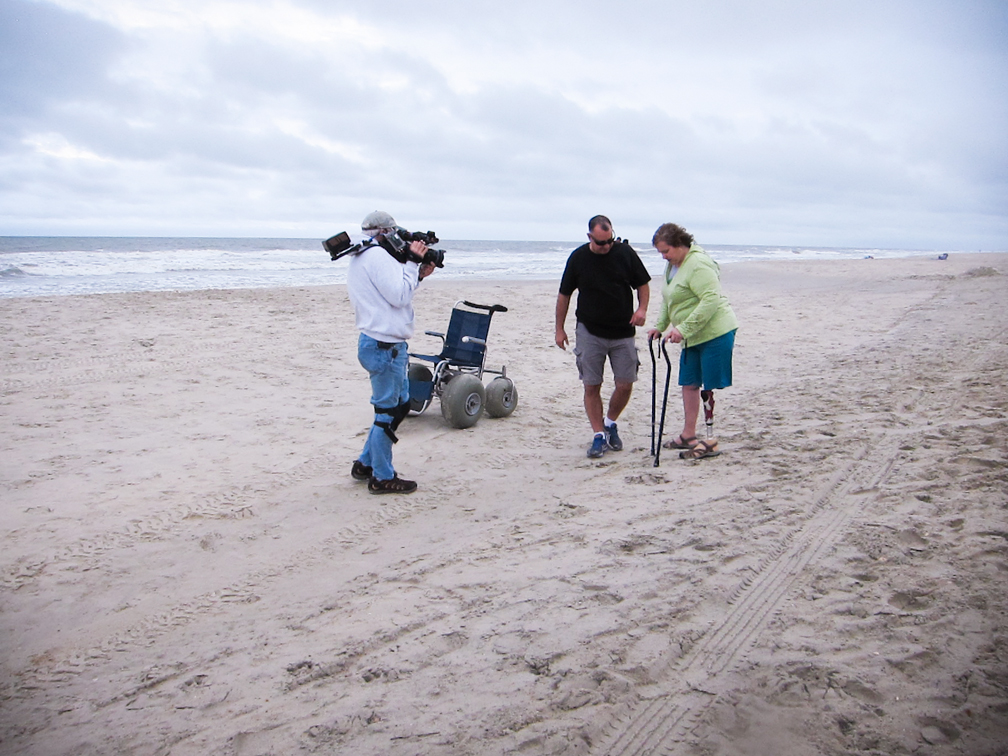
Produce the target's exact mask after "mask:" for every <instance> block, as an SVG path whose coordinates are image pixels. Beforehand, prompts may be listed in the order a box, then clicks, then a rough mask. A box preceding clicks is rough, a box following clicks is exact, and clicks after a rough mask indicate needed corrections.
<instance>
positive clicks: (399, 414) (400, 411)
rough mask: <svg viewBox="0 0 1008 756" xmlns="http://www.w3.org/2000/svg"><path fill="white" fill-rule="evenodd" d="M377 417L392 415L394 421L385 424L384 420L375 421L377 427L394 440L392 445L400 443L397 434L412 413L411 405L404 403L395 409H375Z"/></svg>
mask: <svg viewBox="0 0 1008 756" xmlns="http://www.w3.org/2000/svg"><path fill="white" fill-rule="evenodd" d="M374 411H375V414H376V415H391V417H392V420H391V421H389V422H385V421H384V420H377V419H376V420H375V421H374V424H375V427H377V428H381V429H382V430H383V431H385V433H386V435H387V436H388V437H389V438H391V439H392V443H393V444H395V443H398V442H399V437H398V436H396V434H395V432H396V430H398V428H399V426H400V425H401V424H402V421H403V420H405V419H406V416H407V415H408V414H409V411H410V403H409V402H403V403H402V404H399V405H396V406H395V407H375V408H374Z"/></svg>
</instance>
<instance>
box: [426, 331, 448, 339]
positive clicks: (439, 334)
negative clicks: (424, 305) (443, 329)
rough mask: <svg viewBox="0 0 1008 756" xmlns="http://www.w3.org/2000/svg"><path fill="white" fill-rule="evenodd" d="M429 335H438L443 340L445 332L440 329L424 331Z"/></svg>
mask: <svg viewBox="0 0 1008 756" xmlns="http://www.w3.org/2000/svg"><path fill="white" fill-rule="evenodd" d="M424 333H426V334H427V335H428V336H438V337H439V338H440V339H441V340H442V341H444V334H443V333H439V332H438V331H424Z"/></svg>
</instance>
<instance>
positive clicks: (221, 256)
mask: <svg viewBox="0 0 1008 756" xmlns="http://www.w3.org/2000/svg"><path fill="white" fill-rule="evenodd" d="M355 240H356V239H355ZM579 244H581V242H538V241H443V242H441V243H439V244H437V245H435V246H436V247H437V248H438V249H442V250H444V252H445V267H444V268H443V269H442V270H439V271H438V272H437V276H438V278H443V279H448V278H451V279H461V280H557V281H559V280H560V275H561V274H562V273H563V268H564V263H565V262H566V260H567V256H568V255H569V254H570V253H571V250H573V249H574V248H575V247H577V246H578V245H579ZM634 248H635V249H636V250H637V252H638V254H640V256H641V259H642V260H643V261H644V263H645V265H646V266H647V268H648V270H649V271H650V272H651V273H652V274H653V275H658V274H660V273H661V272H662V270H663V269H664V261H663V260H662V259H661V258H660V257H659V255H658V253H657V252H656V251H655V250H654V249H652V248H651V246H650V244H634ZM704 248H705V249H707V251H708V252H710V254H711V256H712V257H713V258H714V259H715V260H717V261H718V262H719V263H720V264H722V265H725V264H727V265H730V264H731V263H733V262H739V261H743V260H794V259H803V260H842V259H863V258H868V257H873V258H885V257H911V256H935V257H937V256H938V254H939V253H938V252H936V251H929V250H917V251H914V250H885V249H844V248H807V247H783V246H782V247H772V246H730V245H704ZM347 264H348V260H347V259H346V258H344V259H342V260H337V261H336V262H333V261H331V260H330V259H329V253H328V252H326V251H325V250H324V249H323V248H322V240H321V239H226V238H194V237H192V238H188V237H187V238H157V237H132V238H131V237H62V236H55V237H41V236H6V237H0V297H39V296H67V295H79V294H105V293H110V292H124V291H191V290H199V289H249V288H262V287H271V286H320V285H327V284H340V283H345V282H346V269H347Z"/></svg>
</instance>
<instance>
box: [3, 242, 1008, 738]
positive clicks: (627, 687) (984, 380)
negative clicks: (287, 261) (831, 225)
mask: <svg viewBox="0 0 1008 756" xmlns="http://www.w3.org/2000/svg"><path fill="white" fill-rule="evenodd" d="M1006 274H1008V255H1004V254H984V255H952V256H951V257H950V258H949V259H948V260H946V261H938V260H936V259H925V258H912V259H901V260H881V259H878V260H857V261H842V262H806V261H802V260H800V259H797V258H796V260H795V261H794V262H782V263H769V264H768V263H760V264H749V263H745V264H735V265H731V266H726V267H725V269H724V286H725V291H726V293H727V294H728V295H729V297H730V299H731V302H732V304H733V306H734V308H735V310H736V312H737V314H738V316H739V319H740V321H741V323H742V327H741V329H740V330H739V332H738V339H737V342H736V355H735V379H736V385H735V386H734V387H732V388H730V389H727V390H724V391H719V392H718V393H717V406H716V421H715V428H714V430H715V432H716V435H717V437H718V439H719V440H720V445H721V448H722V449H723V454H721V455H720V456H719V457H716V458H712V459H706V460H699V461H695V462H684V461H682V460H679V459H678V458H677V456H676V455H675V453H673V452H668V451H666V452H663V453H662V456H661V464H660V466H659V467H655V466H654V465H653V460H652V457H651V456H650V454H649V452H650V439H651V369H650V358H649V357H648V352H647V348H646V344H645V342H644V340H643V337H642V336H639V337H638V341H639V344H640V346H641V355H642V362H643V366H642V371H641V380H640V382H639V384H638V386H637V389H636V391H635V393H634V396H633V399H632V400H631V403H630V405H629V407H628V408H627V411H626V412H625V414H624V416H623V417H622V418H621V426H620V427H621V431H622V434H621V435H622V436H623V439H624V442H625V445H626V447H625V449H624V450H623V451H622V452H618V453H616V452H613V453H609V454H607V455H606V456H605V457H603V458H602V459H600V460H590V459H588V458H587V457H586V456H585V450H586V448H587V446H588V444H589V441H590V431H589V427H588V424H587V420H586V419H585V416H584V411H583V409H582V406H581V387H580V384H579V383H578V381H577V374H576V369H575V366H574V362H573V356H572V354H571V353H570V352H564V351H561V350H560V349H558V348H557V347H556V346H555V345H553V307H554V302H555V296H556V282H555V281H549V282H545V281H544V282H525V283H486V282H462V283H460V282H455V281H446V280H442V281H438V280H437V277H436V276H435V277H434V278H433V279H430V280H429V281H428V282H425V283H424V285H423V288H422V290H421V292H420V293H419V294H418V297H417V300H416V305H417V318H418V336H417V337H416V338H414V340H413V348H414V349H421V348H425V345H426V348H430V347H431V346H433V344H432V340H431V339H430V337H425V336H423V335H422V332H423V330H425V329H434V330H442V329H443V328H444V326H445V325H446V323H447V317H448V313H449V311H450V308H451V304H452V302H453V301H454V300H456V299H459V298H463V297H465V298H469V299H471V300H475V301H480V302H484V303H494V302H500V303H502V304H505V305H507V306H508V307H509V308H510V311H509V312H507V313H503V314H499V315H497V316H495V319H494V323H493V327H492V329H491V337H490V352H489V360H488V364H489V366H490V367H499V366H500V365H506V366H507V371H508V375H509V376H511V377H512V378H513V379H514V380H515V383H516V385H517V387H518V390H519V393H520V403H519V406H518V409H517V410H516V411H515V413H514V414H513V415H512V416H511V417H509V418H504V419H493V418H489V417H486V418H484V419H482V420H481V421H480V422H479V423H478V424H477V425H476V426H475V427H474V428H471V429H468V430H454V429H451V428H449V427H448V426H447V425H446V424H445V422H444V420H443V418H442V416H441V413H440V411H439V405H438V403H437V402H436V401H435V403H434V405H433V406H432V407H431V408H430V409H429V410H428V411H427V412H426V413H424V414H423V415H421V416H419V417H416V418H411V419H410V420H408V421H407V422H406V423H405V424H404V425H403V427H402V428H401V429H400V430H401V433H400V435H401V441H400V443H399V444H398V445H397V446H396V447H395V460H396V465H397V468H398V470H399V471H400V473H401V474H402V475H404V476H406V477H411V478H416V479H417V480H418V481H419V483H420V489H419V490H418V491H417V492H416V493H415V494H413V495H410V496H399V497H393V496H383V497H381V496H373V495H369V494H368V492H367V490H366V486H364V485H363V484H360V483H355V482H354V481H353V480H352V479H351V478H350V475H349V470H350V464H351V462H352V460H353V459H354V458H355V456H356V455H357V453H358V452H359V450H360V447H361V444H362V442H363V434H364V433H365V431H366V429H367V427H368V424H369V423H370V422H371V417H372V413H371V410H370V407H369V405H368V403H367V400H368V393H369V392H368V384H367V381H366V379H365V376H364V373H363V371H362V369H361V368H360V367H359V365H358V364H357V361H356V353H355V343H356V332H355V330H354V327H353V317H352V314H351V310H350V307H349V304H348V300H347V297H346V291H345V289H344V288H343V287H340V286H332V287H313V288H291V289H273V290H251V291H249V290H246V291H209V292H187V293H137V294H109V295H100V296H80V297H62V298H46V299H7V300H2V301H0V314H2V315H0V317H2V321H3V323H4V327H3V329H2V330H3V332H2V334H0V353H2V355H3V362H2V374H0V387H2V400H0V422H2V429H3V433H2V437H0V444H2V456H0V458H2V462H0V493H2V504H0V507H2V510H0V511H2V514H3V520H2V529H0V538H2V541H0V554H2V557H0V638H2V644H3V655H2V667H0V753H3V754H14V753H17V754H45V755H46V756H49V755H52V754H75V756H80V755H83V754H174V755H179V754H235V755H238V754H240V755H242V756H244V755H249V756H261V755H263V754H295V753H307V754H314V753H319V754H354V755H355V756H359V755H365V754H394V755H399V754H434V755H440V754H511V753H521V754H652V753H654V754H657V753H674V754H771V753H772V754H774V755H775V756H787V755H790V754H794V755H795V756H797V755H799V754H801V755H802V756H807V755H808V754H908V753H926V754H1003V753H1008V746H1006V744H1008V626H1006V625H1008V623H1006V609H1008V591H1006V587H1008V511H1006V507H1008V473H1006V449H1008V392H1006V375H1008V348H1006V342H1008V278H1006ZM658 296H659V295H658V293H657V292H656V293H655V299H656V300H657V298H658ZM656 305H657V302H654V303H653V304H652V314H654V313H655V312H656V310H657V306H656ZM571 319H572V320H573V308H572V315H571ZM570 325H571V326H572V325H573V323H572V322H571V323H570ZM569 331H570V332H571V333H573V327H571V328H569ZM674 354H675V351H674V350H673V355H674ZM662 370H663V366H662ZM663 377H664V376H663V372H662V371H660V372H659V394H660V390H661V388H662V387H663V386H664V381H663ZM674 382H675V374H674V373H673V387H672V391H671V395H670V399H669V405H668V407H669V421H668V431H667V434H666V435H667V437H668V436H669V435H674V434H675V432H677V431H678V429H679V426H678V425H677V424H678V423H680V422H681V417H682V415H681V412H682V408H681V403H680V401H679V397H678V394H677V390H676V387H675V386H674ZM610 388H611V383H608V382H607V386H606V389H605V391H604V394H606V395H607V394H608V392H609V390H610Z"/></svg>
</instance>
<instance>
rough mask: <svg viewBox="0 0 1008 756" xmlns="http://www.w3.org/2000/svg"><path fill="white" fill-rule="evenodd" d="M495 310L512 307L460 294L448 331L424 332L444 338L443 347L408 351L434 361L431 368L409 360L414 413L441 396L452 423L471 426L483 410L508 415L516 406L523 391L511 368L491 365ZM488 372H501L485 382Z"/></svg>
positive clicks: (418, 358) (413, 355)
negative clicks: (490, 341)
mask: <svg viewBox="0 0 1008 756" xmlns="http://www.w3.org/2000/svg"><path fill="white" fill-rule="evenodd" d="M496 312H507V307H504V306H503V305H499V304H494V305H481V304H476V303H475V302H469V301H467V300H464V299H460V300H458V301H457V302H456V303H455V305H454V306H453V307H452V311H451V318H450V319H449V322H448V329H447V331H446V332H444V333H442V332H440V331H425V332H424V333H426V334H427V335H428V336H437V337H438V338H440V339H441V351H440V353H439V354H436V355H431V354H419V353H414V352H410V353H409V356H410V358H412V359H415V360H422V361H423V362H427V363H431V364H432V365H433V371H431V370H430V368H428V367H427V365H424V364H422V363H419V362H413V361H412V360H411V362H410V366H409V384H410V385H409V388H410V411H411V412H412V413H414V414H418V415H419V414H421V413H423V412H424V411H426V410H427V408H428V407H430V405H431V404H432V403H433V401H434V397H438V399H439V400H440V401H441V414H442V415H443V416H444V418H445V420H447V421H448V423H449V425H452V426H453V427H456V428H468V427H470V426H472V425H475V424H476V423H477V422H478V421H479V419H480V417H481V416H482V415H483V412H484V410H485V411H486V412H487V413H488V414H490V415H491V416H493V417H506V416H508V415H510V414H511V413H512V412H513V411H514V409H515V407H516V406H517V403H518V392H517V389H516V388H515V386H514V382H513V381H512V380H511V379H510V378H508V377H507V368H506V367H504V366H502V367H501V369H500V370H491V369H489V368H487V367H486V351H487V335H488V333H489V331H490V321H491V319H492V318H493V315H494V313H496ZM484 373H489V374H491V375H496V376H499V377H498V378H494V380H493V381H491V382H490V385H489V386H488V387H487V388H484V386H483V382H482V381H483V374H484ZM453 383H454V385H453Z"/></svg>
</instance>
